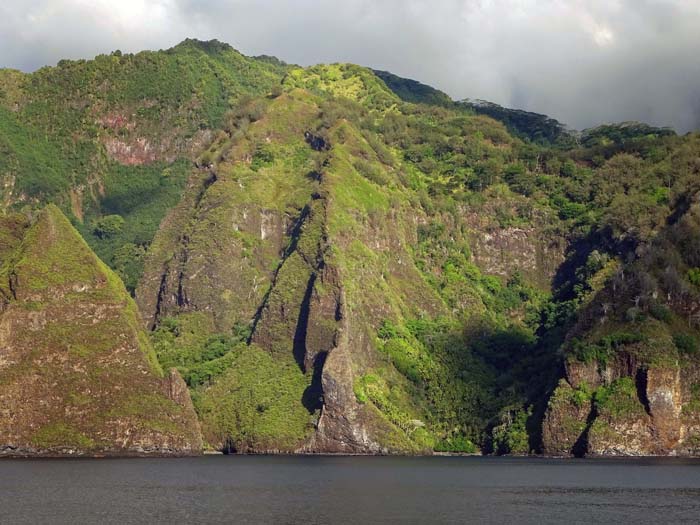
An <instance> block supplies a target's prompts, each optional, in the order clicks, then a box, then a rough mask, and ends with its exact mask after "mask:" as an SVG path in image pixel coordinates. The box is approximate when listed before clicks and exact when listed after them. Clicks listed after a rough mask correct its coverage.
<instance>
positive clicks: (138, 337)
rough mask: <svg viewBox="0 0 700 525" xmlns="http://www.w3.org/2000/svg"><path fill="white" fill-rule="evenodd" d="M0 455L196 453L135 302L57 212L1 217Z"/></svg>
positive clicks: (179, 396)
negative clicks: (33, 218)
mask: <svg viewBox="0 0 700 525" xmlns="http://www.w3.org/2000/svg"><path fill="white" fill-rule="evenodd" d="M0 230H1V231H2V235H1V236H2V245H1V246H0V257H1V258H2V273H1V284H0V291H1V292H2V307H1V310H0V454H2V455H137V454H156V455H187V454H197V453H199V452H200V451H201V447H202V441H201V436H200V432H199V424H198V422H197V418H196V416H195V413H194V410H193V407H192V402H191V400H190V397H189V393H188V391H187V388H186V385H185V384H184V382H183V380H182V378H181V377H180V376H179V374H178V373H177V372H176V371H175V370H172V371H171V372H169V373H168V374H167V375H165V376H164V374H163V372H162V370H161V369H160V366H159V365H158V362H157V361H156V359H155V355H154V353H153V350H152V348H151V346H150V343H149V342H148V339H147V337H146V336H145V334H144V332H143V331H142V330H141V328H140V327H139V320H138V314H137V310H136V305H135V304H134V302H133V301H132V299H131V298H130V297H129V296H128V294H127V293H126V290H125V289H124V287H123V285H122V283H121V282H120V281H119V279H118V277H116V275H114V273H113V272H112V271H111V270H109V269H108V268H107V267H106V266H104V264H102V262H101V261H100V260H99V259H98V258H97V257H96V256H95V255H94V254H93V253H92V251H91V250H90V249H89V248H88V246H87V245H86V244H85V242H84V241H83V239H82V238H81V237H80V236H79V234H78V233H77V232H76V231H75V230H74V229H73V227H72V226H71V224H70V223H69V222H68V220H67V219H66V218H65V217H64V216H63V215H62V213H61V212H60V211H59V210H58V208H56V207H54V206H52V205H50V206H48V207H47V208H45V209H44V210H43V211H42V212H40V213H39V215H38V217H37V218H36V219H35V220H34V221H33V222H30V221H28V220H27V219H25V218H23V217H22V216H9V217H6V218H3V219H2V221H1V224H0Z"/></svg>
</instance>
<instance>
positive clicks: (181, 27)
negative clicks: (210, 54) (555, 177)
mask: <svg viewBox="0 0 700 525" xmlns="http://www.w3.org/2000/svg"><path fill="white" fill-rule="evenodd" d="M699 27H700V1H698V0H343V1H331V0H293V1H292V0H288V1H285V0H150V1H149V0H121V1H120V2H114V1H112V0H21V1H20V0H9V1H8V0H6V1H5V2H4V3H3V4H2V5H0V35H2V36H1V37H0V64H2V65H5V66H8V67H16V68H19V69H23V70H33V69H35V68H37V67H40V66H42V65H45V64H54V63H55V62H56V61H57V60H59V59H60V58H79V57H90V56H93V55H95V54H97V53H104V52H109V51H111V50H113V49H117V48H118V49H121V50H122V51H138V50H140V49H145V48H148V49H158V48H166V47H170V46H172V45H174V44H175V43H177V42H178V41H180V40H182V39H184V38H185V37H187V36H192V37H197V38H201V39H208V38H218V39H220V40H222V41H225V42H229V43H230V44H232V45H233V46H234V47H236V48H238V49H240V50H241V51H242V52H244V53H246V54H263V53H264V54H270V55H275V56H278V57H280V58H282V59H284V60H287V61H289V62H295V63H299V64H303V65H308V64H312V63H317V62H336V61H349V62H355V63H359V64H362V65H367V66H371V67H375V68H380V69H388V70H390V71H392V72H394V73H396V74H399V75H403V76H408V77H411V78H416V79H418V80H421V81H423V82H425V83H428V84H431V85H434V86H436V87H438V88H440V89H443V90H444V91H446V92H447V93H449V94H450V95H451V96H453V97H454V98H466V97H469V98H483V99H487V100H492V101H494V102H498V103H500V104H503V105H506V106H513V107H520V108H523V109H527V110H531V111H537V112H541V113H546V114H549V115H551V116H553V117H555V118H558V119H560V120H562V121H563V122H566V123H568V124H569V125H571V126H573V127H576V128H584V127H588V126H592V125H595V124H598V123H602V122H609V121H621V120H643V121H646V122H649V123H652V124H656V125H670V126H674V127H675V128H676V129H678V130H679V131H687V130H690V129H696V128H698V127H700V61H699V60H698V59H697V55H698V54H700V31H698V28H699Z"/></svg>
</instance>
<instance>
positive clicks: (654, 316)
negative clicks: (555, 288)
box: [543, 204, 700, 456]
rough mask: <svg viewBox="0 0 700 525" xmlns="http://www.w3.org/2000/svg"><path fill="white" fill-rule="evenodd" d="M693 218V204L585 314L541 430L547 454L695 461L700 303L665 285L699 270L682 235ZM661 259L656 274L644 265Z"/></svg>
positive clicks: (689, 292) (697, 209) (692, 246)
mask: <svg viewBox="0 0 700 525" xmlns="http://www.w3.org/2000/svg"><path fill="white" fill-rule="evenodd" d="M698 217H700V206H698V205H697V204H695V205H693V206H691V207H690V208H689V209H688V210H687V211H686V212H685V214H684V215H683V216H681V217H680V218H679V219H678V220H677V221H676V222H675V223H674V224H672V225H671V226H669V227H668V228H667V229H666V230H665V231H663V232H661V233H660V234H659V236H658V237H657V239H656V240H655V241H654V243H652V244H651V245H650V246H649V247H647V248H646V252H645V253H642V254H641V256H640V257H639V259H638V260H637V261H635V262H634V263H631V264H629V265H626V266H624V267H622V268H620V269H619V270H618V272H617V274H616V275H615V276H613V277H612V278H611V279H610V281H609V282H608V284H607V286H606V287H605V288H603V289H602V290H601V291H600V292H599V293H598V294H597V295H596V297H594V298H593V300H592V301H591V303H590V304H589V305H588V306H586V307H585V308H584V310H583V311H582V314H581V315H580V316H579V321H578V323H577V325H576V326H575V327H574V329H573V330H572V332H571V333H570V334H569V338H568V342H567V344H566V345H565V350H566V352H567V358H566V372H565V378H564V379H562V380H561V382H560V383H559V386H558V387H557V389H556V390H555V392H554V394H553V396H552V397H551V399H550V401H549V407H548V410H547V414H546V417H545V420H544V424H543V439H544V448H545V451H546V452H547V453H550V454H556V455H569V454H575V455H583V454H592V455H624V456H642V455H662V456H665V455H674V456H676V455H677V456H687V455H693V456H695V455H698V453H700V426H699V425H698V423H699V422H700V356H699V355H698V348H697V341H698V336H697V330H698V326H697V323H696V322H695V321H694V319H695V316H696V313H697V311H698V309H699V308H700V303H699V302H698V295H697V292H695V291H694V290H693V289H692V288H690V287H686V286H680V287H679V286H678V285H677V281H673V280H671V279H669V278H668V276H669V275H678V274H680V273H681V272H682V271H683V269H684V266H685V265H690V266H691V267H692V266H694V265H695V264H697V253H698V252H697V249H696V247H697V238H696V237H695V236H694V235H692V236H688V235H687V232H690V231H692V230H691V229H690V228H689V227H688V225H689V224H690V223H696V222H697V220H698ZM660 253H663V254H664V255H663V257H664V261H668V262H665V265H664V266H663V270H662V272H661V273H660V275H659V273H658V272H659V270H657V269H655V266H652V265H651V264H650V261H654V260H656V258H657V257H658V256H659V254H660Z"/></svg>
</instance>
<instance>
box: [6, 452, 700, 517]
mask: <svg viewBox="0 0 700 525" xmlns="http://www.w3.org/2000/svg"><path fill="white" fill-rule="evenodd" d="M698 522H700V461H695V460H674V459H640V460H609V459H605V460H600V459H590V460H573V459H572V460H557V459H540V458H484V457H432V458H395V457H275V456H207V457H201V458H186V459H63V460H50V459H41V460H0V523H2V524H6V523H8V524H10V523H31V524H35V523H71V524H72V523H236V524H238V523H333V524H336V523H361V524H369V523H402V524H403V523H421V524H423V523H537V524H540V523H566V524H569V523H698Z"/></svg>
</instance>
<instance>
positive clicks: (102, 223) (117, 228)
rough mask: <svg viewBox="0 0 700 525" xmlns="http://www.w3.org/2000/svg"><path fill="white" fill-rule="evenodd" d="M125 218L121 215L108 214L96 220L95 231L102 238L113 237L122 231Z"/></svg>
mask: <svg viewBox="0 0 700 525" xmlns="http://www.w3.org/2000/svg"><path fill="white" fill-rule="evenodd" d="M123 227H124V218H123V217H122V216H121V215H106V216H104V217H102V218H101V219H97V220H96V221H95V226H94V228H93V232H94V234H95V235H97V236H98V237H99V238H100V239H105V238H108V237H112V236H113V235H116V234H118V233H120V232H121V231H122V228H123Z"/></svg>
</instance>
